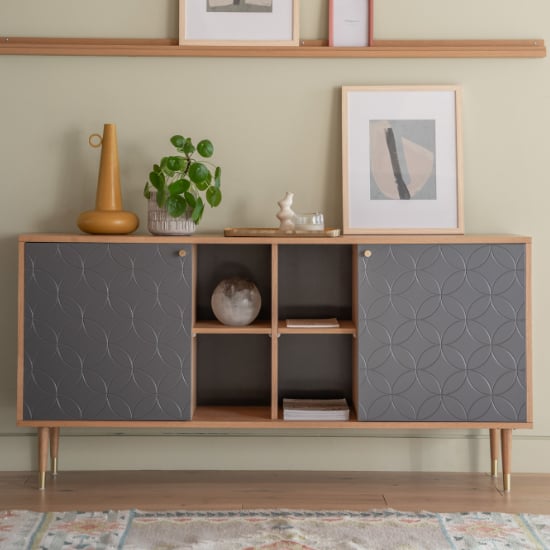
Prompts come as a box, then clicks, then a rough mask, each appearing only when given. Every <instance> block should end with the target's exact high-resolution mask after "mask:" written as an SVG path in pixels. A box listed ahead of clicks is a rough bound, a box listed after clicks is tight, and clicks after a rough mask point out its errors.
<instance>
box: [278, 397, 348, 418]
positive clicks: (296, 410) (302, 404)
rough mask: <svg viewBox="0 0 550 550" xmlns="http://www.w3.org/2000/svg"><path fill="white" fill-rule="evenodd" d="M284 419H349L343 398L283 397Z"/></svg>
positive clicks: (346, 404) (346, 405)
mask: <svg viewBox="0 0 550 550" xmlns="http://www.w3.org/2000/svg"><path fill="white" fill-rule="evenodd" d="M283 419H284V420H349V407H348V403H347V401H346V400H345V399H283Z"/></svg>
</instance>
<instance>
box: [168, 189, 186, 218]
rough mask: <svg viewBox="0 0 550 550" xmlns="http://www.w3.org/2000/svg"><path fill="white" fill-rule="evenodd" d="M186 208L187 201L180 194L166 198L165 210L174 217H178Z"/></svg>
mask: <svg viewBox="0 0 550 550" xmlns="http://www.w3.org/2000/svg"><path fill="white" fill-rule="evenodd" d="M186 209H187V203H186V202H185V199H184V198H183V197H182V196H181V195H173V196H170V197H168V199H167V200H166V210H167V211H168V214H170V216H173V217H174V218H179V217H180V216H181V215H182V214H183V213H185V210H186Z"/></svg>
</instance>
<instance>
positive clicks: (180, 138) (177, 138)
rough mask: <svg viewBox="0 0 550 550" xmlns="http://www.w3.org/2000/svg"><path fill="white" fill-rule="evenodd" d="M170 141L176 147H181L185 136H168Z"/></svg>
mask: <svg viewBox="0 0 550 550" xmlns="http://www.w3.org/2000/svg"><path fill="white" fill-rule="evenodd" d="M170 143H171V144H172V145H173V146H174V147H175V148H176V149H181V148H182V147H183V144H184V143H185V138H184V137H183V136H172V137H171V138H170Z"/></svg>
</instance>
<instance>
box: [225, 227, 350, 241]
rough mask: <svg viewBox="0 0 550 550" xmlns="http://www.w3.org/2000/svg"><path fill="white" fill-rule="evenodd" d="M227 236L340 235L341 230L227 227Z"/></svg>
mask: <svg viewBox="0 0 550 550" xmlns="http://www.w3.org/2000/svg"><path fill="white" fill-rule="evenodd" d="M223 234H224V236H225V237H288V238H290V239H291V238H293V237H339V236H340V230H339V229H334V228H331V227H327V228H326V229H324V230H322V231H296V230H295V231H292V233H287V232H285V231H280V230H279V229H278V228H271V227H226V228H225V229H224V230H223Z"/></svg>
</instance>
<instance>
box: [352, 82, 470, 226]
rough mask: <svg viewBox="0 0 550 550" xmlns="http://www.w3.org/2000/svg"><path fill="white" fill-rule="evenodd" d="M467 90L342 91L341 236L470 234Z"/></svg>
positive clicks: (381, 88)
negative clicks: (465, 121) (466, 225)
mask: <svg viewBox="0 0 550 550" xmlns="http://www.w3.org/2000/svg"><path fill="white" fill-rule="evenodd" d="M461 109H462V90H461V88H460V87H459V86H455V85H449V86H447V85H442V86H343V87H342V176H343V221H344V223H343V233H344V234H368V233H371V234H392V233H394V234H395V233H415V234H423V233H432V234H460V233H464V215H463V181H462V180H463V174H462V170H463V168H462V123H461Z"/></svg>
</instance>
